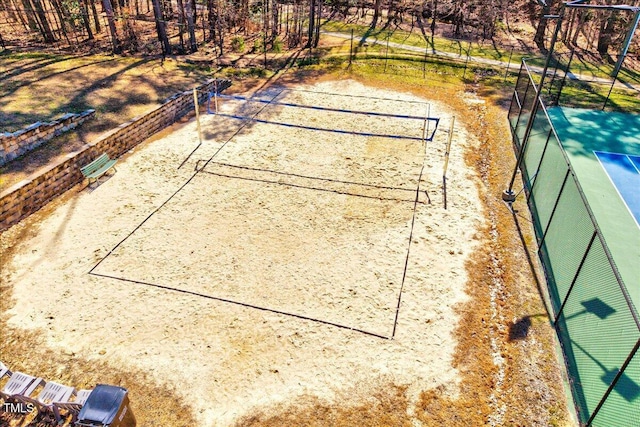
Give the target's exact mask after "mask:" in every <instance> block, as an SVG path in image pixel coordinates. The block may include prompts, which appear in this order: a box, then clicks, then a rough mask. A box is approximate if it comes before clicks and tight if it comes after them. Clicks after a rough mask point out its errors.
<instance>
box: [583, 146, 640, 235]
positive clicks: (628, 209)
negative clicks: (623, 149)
mask: <svg viewBox="0 0 640 427" xmlns="http://www.w3.org/2000/svg"><path fill="white" fill-rule="evenodd" d="M598 153H602V154H613V155H617V156H624V157H627V158H629V157H630V156H633V157H638V158H640V156H637V155H635V154H626V153H614V152H611V151H600V150H593V154H594V155H595V156H596V159H597V160H598V163H600V167H601V168H602V170H604V173H605V174H606V175H607V178H608V179H609V182H610V183H611V185H612V186H613V188H615V190H616V194H617V195H618V197H619V198H620V200H622V203H623V204H624V206H625V207H626V208H627V211H628V212H629V215H631V218H633V221H634V222H635V223H636V225H637V226H638V228H640V222H639V221H638V218H636V215H635V213H634V212H633V210H631V208H630V207H629V204H628V203H627V199H625V198H624V196H623V195H622V193H620V189H619V188H618V184H616V182H615V181H614V180H613V178H612V177H611V174H610V173H609V170H608V169H607V168H606V166H605V165H604V163H603V162H602V160H601V159H600V156H598ZM629 162H630V163H631V166H633V168H634V169H635V170H636V172H637V175H638V176H640V170H638V168H637V167H636V165H635V163H633V160H631V159H629Z"/></svg>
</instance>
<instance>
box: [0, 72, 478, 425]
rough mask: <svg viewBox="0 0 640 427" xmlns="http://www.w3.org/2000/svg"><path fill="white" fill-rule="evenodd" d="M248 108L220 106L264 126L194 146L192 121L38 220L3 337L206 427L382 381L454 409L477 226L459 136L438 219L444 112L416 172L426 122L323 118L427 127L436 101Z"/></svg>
mask: <svg viewBox="0 0 640 427" xmlns="http://www.w3.org/2000/svg"><path fill="white" fill-rule="evenodd" d="M258 96H259V98H260V99H261V100H265V102H246V101H244V100H239V99H220V100H219V111H220V112H221V113H223V114H226V115H230V116H231V115H241V116H253V117H255V119H257V120H258V121H253V122H247V121H241V120H239V119H236V118H231V117H226V116H222V115H220V116H214V115H202V116H201V124H202V134H203V138H204V141H203V143H202V145H198V137H197V132H196V125H195V121H191V122H190V123H188V124H187V125H185V126H183V127H181V128H179V129H175V130H173V131H172V132H165V134H164V135H162V136H160V137H157V138H155V140H154V141H152V142H148V143H145V144H143V145H142V146H140V147H139V148H137V149H136V150H135V151H134V152H133V153H131V154H130V155H127V156H125V157H124V158H123V159H121V161H120V162H119V163H118V171H117V173H116V174H115V175H114V176H113V177H111V178H110V179H108V180H106V181H105V182H103V183H102V184H101V185H100V186H99V187H97V188H96V189H95V190H93V191H88V190H85V191H82V192H80V193H79V194H78V195H77V196H74V197H72V198H70V199H69V200H68V201H67V202H65V203H64V204H61V206H60V207H58V208H57V209H56V210H55V211H54V212H52V213H51V214H50V215H48V216H47V217H46V218H44V219H43V220H42V221H41V222H40V223H39V230H38V232H37V233H36V235H35V236H34V237H32V238H30V239H28V240H26V241H24V242H22V243H21V246H20V248H18V251H17V252H16V255H15V256H14V258H13V259H12V260H11V262H10V264H9V265H10V267H9V268H7V269H3V273H2V274H3V276H4V277H3V279H6V280H9V281H10V283H12V284H13V289H14V298H15V306H14V308H12V309H11V311H10V314H11V316H12V317H11V319H10V322H11V324H12V325H14V326H16V327H23V328H28V329H41V330H42V331H43V332H44V334H45V336H46V338H47V341H48V344H49V345H51V346H52V347H54V348H60V349H64V350H65V351H72V352H74V353H76V354H79V355H82V356H85V357H88V358H107V359H108V360H109V361H111V362H112V363H113V364H114V365H118V366H127V365H135V366H136V367H138V368H140V369H142V370H144V371H146V372H149V373H150V374H151V375H152V377H153V378H155V379H156V380H157V381H158V382H159V383H162V384H167V385H175V388H176V390H177V391H178V393H179V394H181V395H182V396H184V397H185V399H186V400H187V401H188V402H190V404H191V405H192V407H193V410H194V413H195V414H196V417H197V418H198V420H199V421H200V423H201V425H203V426H224V425H229V424H230V423H233V422H234V421H235V420H237V419H238V417H241V416H243V415H246V414H248V413H251V412H252V411H253V410H255V409H265V408H268V407H269V406H270V405H272V404H273V403H277V402H285V401H290V400H292V399H293V398H295V397H298V396H301V395H305V394H306V395H313V396H318V397H319V398H320V399H322V400H323V401H328V402H331V401H333V400H334V399H337V398H339V396H341V395H342V394H343V393H352V392H353V390H355V389H356V388H357V389H358V390H360V391H359V393H356V394H352V395H351V398H352V399H353V402H354V403H356V401H357V399H358V398H359V397H360V396H362V397H363V398H364V396H366V391H367V390H368V389H370V388H372V387H377V386H379V385H380V384H384V383H387V382H394V383H396V384H406V385H409V386H410V389H409V390H410V392H411V394H412V396H413V397H417V393H418V392H419V391H420V390H424V389H428V388H431V387H434V386H437V385H440V384H445V385H447V390H448V391H449V392H450V393H455V392H456V378H457V372H456V370H455V369H454V368H453V367H452V366H451V360H452V355H453V351H454V346H455V339H454V337H453V336H452V331H453V329H454V328H455V327H456V325H457V317H456V315H455V313H454V307H455V305H456V304H458V303H460V302H462V301H464V300H465V298H466V297H465V294H464V291H463V290H464V286H465V281H466V279H467V276H466V273H465V269H464V263H465V261H466V259H467V257H468V255H469V254H470V253H471V252H472V251H473V250H474V249H476V245H477V244H478V241H477V240H476V239H475V236H476V233H477V230H478V228H479V227H480V226H481V225H482V223H483V218H482V213H481V207H480V201H479V196H478V193H477V189H476V184H475V180H476V179H477V178H476V177H475V176H474V174H473V172H471V170H470V169H468V168H467V167H466V166H465V164H464V160H463V152H464V150H465V149H466V148H467V147H469V146H471V144H475V143H476V142H475V141H474V139H473V138H472V137H471V136H470V135H469V134H467V133H466V131H465V130H464V127H463V123H461V122H462V120H460V119H461V118H460V117H457V118H456V119H457V126H456V131H455V133H454V138H453V150H452V152H451V158H450V164H449V172H448V174H447V176H448V181H447V183H448V185H447V190H448V191H447V201H448V206H447V209H446V210H445V209H444V207H443V195H442V188H441V186H442V164H443V159H444V148H445V143H446V140H447V130H448V127H449V123H450V120H451V117H452V115H455V113H454V112H452V111H450V110H447V109H446V108H445V107H443V106H442V105H439V104H435V103H431V104H430V107H429V108H430V111H431V116H434V117H439V118H440V119H441V121H440V124H439V127H438V130H437V132H436V133H435V139H434V141H432V142H429V143H428V145H427V148H426V155H425V147H424V143H423V142H421V141H419V138H420V137H421V136H422V133H423V124H424V122H423V121H422V120H417V119H406V118H397V117H396V118H392V117H386V116H383V115H363V114H348V113H344V112H335V111H329V110H327V109H336V108H341V109H350V110H358V111H369V112H376V113H381V114H401V115H412V116H420V117H422V116H424V115H425V112H426V109H427V104H426V103H428V102H429V101H428V100H424V99H419V98H417V97H415V96H413V95H409V94H404V93H394V92H389V91H383V90H379V89H374V88H371V87H366V86H363V85H361V84H359V83H356V82H354V81H340V82H324V83H318V84H315V85H313V86H302V85H299V86H295V87H286V88H285V87H271V88H269V89H268V90H266V91H263V92H261V93H260V94H259V95H258ZM269 100H275V101H277V102H278V103H279V104H274V103H268V102H266V101H269ZM283 104H303V105H309V106H315V107H321V108H302V107H299V106H298V107H295V106H292V105H283ZM265 122H266V123H265ZM274 122H277V123H280V124H275V123H274ZM283 123H284V124H287V126H284V125H283ZM433 126H434V123H430V128H431V130H433ZM312 127H313V128H315V129H309V128H312ZM322 129H338V130H341V131H346V132H357V133H368V134H378V135H380V134H390V135H397V136H401V137H402V138H387V137H382V136H367V135H359V134H349V133H338V132H328V131H326V130H322ZM196 148H197V149H196ZM194 149H195V151H194ZM179 166H181V167H180V168H178V167H179ZM418 189H419V191H417V190H418ZM416 194H417V195H418V197H417V199H416ZM34 294H37V295H39V296H40V298H37V299H36V298H33V295H34ZM45 300H46V301H48V302H49V303H48V304H46V305H42V304H39V301H45ZM399 301H400V305H399V310H397V308H398V303H399ZM60 307H64V310H61V309H60ZM390 338H393V339H390ZM178 383H179V386H178V385H177V384H178ZM124 385H125V386H126V384H124ZM132 401H133V404H134V405H135V396H132ZM134 409H135V407H134Z"/></svg>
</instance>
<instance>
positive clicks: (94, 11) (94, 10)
mask: <svg viewBox="0 0 640 427" xmlns="http://www.w3.org/2000/svg"><path fill="white" fill-rule="evenodd" d="M87 1H88V2H89V4H91V13H92V14H93V24H94V25H95V29H96V33H98V34H99V33H101V32H102V28H100V15H98V9H97V8H96V3H95V1H94V0H87Z"/></svg>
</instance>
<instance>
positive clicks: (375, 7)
mask: <svg viewBox="0 0 640 427" xmlns="http://www.w3.org/2000/svg"><path fill="white" fill-rule="evenodd" d="M381 5H382V0H375V2H374V3H373V19H372V20H371V28H372V29H373V28H376V25H378V19H379V18H380V6H381Z"/></svg>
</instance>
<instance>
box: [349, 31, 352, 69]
mask: <svg viewBox="0 0 640 427" xmlns="http://www.w3.org/2000/svg"><path fill="white" fill-rule="evenodd" d="M352 59H353V28H352V29H351V45H350V46H349V68H351V61H352Z"/></svg>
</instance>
